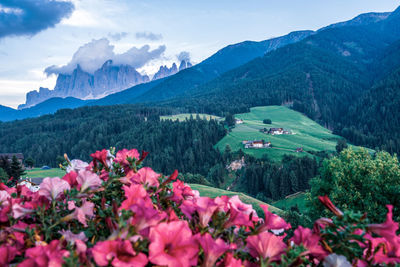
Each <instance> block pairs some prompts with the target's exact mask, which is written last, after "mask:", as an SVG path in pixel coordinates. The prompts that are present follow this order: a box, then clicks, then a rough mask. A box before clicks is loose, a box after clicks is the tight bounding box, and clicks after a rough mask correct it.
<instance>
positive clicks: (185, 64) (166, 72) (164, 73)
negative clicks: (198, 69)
mask: <svg viewBox="0 0 400 267" xmlns="http://www.w3.org/2000/svg"><path fill="white" fill-rule="evenodd" d="M190 67H192V63H190V62H189V61H185V60H182V61H181V63H180V65H179V68H178V67H177V65H176V64H175V63H173V64H172V66H171V68H168V67H167V66H166V65H164V66H160V69H159V70H158V71H157V72H156V74H154V76H153V81H154V80H157V79H161V78H165V77H168V76H171V75H174V74H175V73H177V72H180V71H181V70H184V69H187V68H190Z"/></svg>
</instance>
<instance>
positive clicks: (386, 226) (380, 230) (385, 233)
mask: <svg viewBox="0 0 400 267" xmlns="http://www.w3.org/2000/svg"><path fill="white" fill-rule="evenodd" d="M386 207H387V209H388V213H387V214H386V221H385V222H384V223H380V224H370V225H368V230H369V231H371V232H373V233H375V234H377V235H380V236H382V237H384V238H386V239H387V240H391V239H393V238H394V237H395V236H396V231H397V229H399V223H397V222H395V221H393V218H392V217H393V206H392V205H387V206H386Z"/></svg>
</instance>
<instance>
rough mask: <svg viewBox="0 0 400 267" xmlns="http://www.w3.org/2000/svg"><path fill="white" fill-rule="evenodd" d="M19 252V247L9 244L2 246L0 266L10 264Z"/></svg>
mask: <svg viewBox="0 0 400 267" xmlns="http://www.w3.org/2000/svg"><path fill="white" fill-rule="evenodd" d="M18 254H19V252H18V250H17V248H15V247H14V246H9V245H2V246H1V247H0V266H9V263H10V262H11V261H12V260H13V259H14V258H15V256H17V255H18Z"/></svg>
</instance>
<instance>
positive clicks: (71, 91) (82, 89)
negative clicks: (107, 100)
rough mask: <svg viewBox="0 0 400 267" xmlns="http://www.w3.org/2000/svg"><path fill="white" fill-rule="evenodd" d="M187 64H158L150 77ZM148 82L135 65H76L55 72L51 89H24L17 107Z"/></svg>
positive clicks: (100, 94)
mask: <svg viewBox="0 0 400 267" xmlns="http://www.w3.org/2000/svg"><path fill="white" fill-rule="evenodd" d="M191 66H192V65H191V63H190V62H186V61H184V60H182V61H181V63H180V67H179V69H178V68H177V66H176V64H175V63H173V65H172V67H171V68H168V67H167V66H161V67H160V70H159V71H158V72H157V73H156V74H155V75H154V77H153V80H156V79H160V78H164V77H168V76H170V75H173V74H175V73H177V72H178V71H181V70H183V69H186V68H188V67H191ZM149 81H150V78H149V76H147V75H142V74H140V73H139V72H138V71H136V69H135V68H133V67H131V66H129V65H114V64H113V62H112V60H108V61H106V62H105V63H104V64H103V66H102V67H101V68H99V69H98V70H96V71H95V72H94V74H90V73H87V72H85V71H83V70H82V68H81V67H80V66H79V65H77V67H76V68H75V70H74V71H73V72H72V73H71V74H59V75H58V77H57V82H56V85H55V87H54V90H49V89H48V88H43V87H40V88H39V91H36V90H34V91H30V92H28V93H27V95H26V103H25V104H22V105H20V106H19V107H18V109H24V108H29V107H33V106H35V105H37V104H39V103H41V102H43V101H45V100H47V99H50V98H53V97H61V98H65V97H74V98H78V99H82V100H86V99H100V98H103V97H105V96H107V95H110V94H114V93H117V92H120V91H122V90H124V89H127V88H130V87H132V86H135V85H139V84H142V83H147V82H149Z"/></svg>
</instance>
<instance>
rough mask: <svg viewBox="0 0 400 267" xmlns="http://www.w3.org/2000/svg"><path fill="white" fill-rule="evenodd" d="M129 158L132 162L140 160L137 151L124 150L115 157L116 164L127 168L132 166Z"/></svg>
mask: <svg viewBox="0 0 400 267" xmlns="http://www.w3.org/2000/svg"><path fill="white" fill-rule="evenodd" d="M128 158H130V159H131V160H139V158H140V154H139V152H138V151H137V150H136V149H131V150H128V149H122V150H120V151H118V152H117V155H116V156H115V160H114V161H115V162H116V163H119V164H120V165H121V166H122V167H124V168H126V167H128V166H129V165H130V163H129V161H128Z"/></svg>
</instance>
